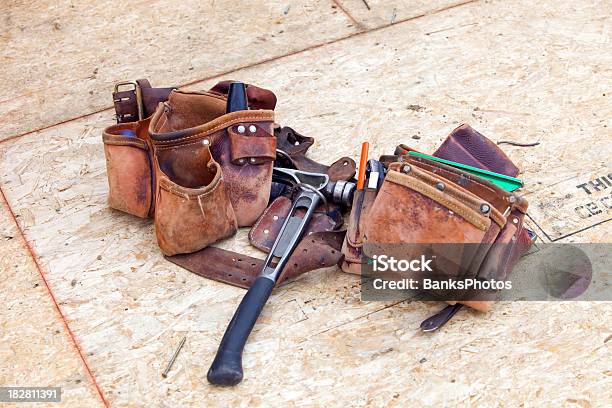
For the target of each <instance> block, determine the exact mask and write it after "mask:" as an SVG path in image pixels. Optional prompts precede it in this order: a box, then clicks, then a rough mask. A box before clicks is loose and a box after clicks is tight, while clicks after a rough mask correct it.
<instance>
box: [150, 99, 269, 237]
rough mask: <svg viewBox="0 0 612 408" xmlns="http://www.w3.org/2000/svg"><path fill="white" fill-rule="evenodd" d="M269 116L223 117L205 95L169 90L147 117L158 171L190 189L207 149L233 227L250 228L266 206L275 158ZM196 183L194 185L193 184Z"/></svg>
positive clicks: (219, 103)
mask: <svg viewBox="0 0 612 408" xmlns="http://www.w3.org/2000/svg"><path fill="white" fill-rule="evenodd" d="M273 123H274V112H273V111H269V110H245V111H238V112H232V113H228V114H226V113H225V99H224V97H222V96H219V95H216V94H214V93H211V92H181V91H173V92H172V93H171V94H170V98H169V100H168V102H165V103H163V104H160V105H159V107H158V109H157V111H156V112H155V114H154V115H153V117H152V119H151V124H150V127H149V134H150V135H151V141H152V145H153V150H154V151H155V156H156V157H157V161H158V163H159V166H160V170H161V171H162V172H163V173H165V174H166V175H168V176H169V177H170V178H171V179H176V178H177V177H180V178H184V179H185V182H186V183H187V184H186V185H193V184H194V182H195V180H190V178H194V179H198V178H200V175H201V173H202V172H203V171H204V169H205V167H206V161H205V160H207V158H206V157H204V156H201V154H202V152H204V151H209V152H210V153H211V154H212V158H213V159H214V160H215V161H216V162H217V163H218V164H219V166H220V167H221V173H222V175H223V179H224V180H225V186H226V189H227V193H228V196H229V200H230V202H231V206H232V208H233V210H234V213H235V215H236V221H237V222H238V226H250V225H252V224H253V223H254V222H255V221H256V220H257V218H258V217H259V216H260V215H261V213H262V212H263V211H264V209H265V208H266V206H267V203H268V198H269V195H270V186H271V182H272V166H273V163H274V158H275V157H276V138H275V137H274V136H273V135H274V132H273ZM196 184H197V183H196Z"/></svg>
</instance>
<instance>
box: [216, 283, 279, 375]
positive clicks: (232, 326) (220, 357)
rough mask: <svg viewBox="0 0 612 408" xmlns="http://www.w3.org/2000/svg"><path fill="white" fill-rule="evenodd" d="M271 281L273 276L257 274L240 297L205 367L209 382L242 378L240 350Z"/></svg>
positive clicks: (251, 328)
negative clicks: (216, 348) (213, 357)
mask: <svg viewBox="0 0 612 408" xmlns="http://www.w3.org/2000/svg"><path fill="white" fill-rule="evenodd" d="M274 284H275V282H274V281H273V280H271V279H268V278H266V277H263V276H260V277H258V278H257V279H255V282H253V285H251V287H250V288H249V290H248V292H247V293H246V295H244V298H242V301H241V302H240V305H239V306H238V309H236V312H235V313H234V317H232V320H231V321H230V323H229V325H228V326H227V329H226V330H225V334H224V335H223V339H222V340H221V344H220V345H219V349H218V350H217V355H216V356H215V359H214V361H213V363H212V364H211V366H210V369H209V370H208V375H207V378H208V382H209V383H211V384H215V385H224V386H229V385H236V384H238V383H239V382H240V381H242V377H243V373H242V350H243V349H244V345H245V343H246V341H247V339H248V337H249V334H250V333H251V330H253V326H254V325H255V322H256V321H257V318H258V317H259V314H260V313H261V310H262V309H263V307H264V305H265V304H266V302H267V301H268V298H269V297H270V294H271V293H272V289H273V288H274Z"/></svg>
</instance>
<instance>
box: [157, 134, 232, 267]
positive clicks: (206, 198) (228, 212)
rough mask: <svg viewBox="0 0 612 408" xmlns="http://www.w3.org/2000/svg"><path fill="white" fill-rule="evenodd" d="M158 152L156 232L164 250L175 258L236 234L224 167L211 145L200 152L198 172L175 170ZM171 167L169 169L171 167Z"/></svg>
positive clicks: (198, 152) (198, 154)
mask: <svg viewBox="0 0 612 408" xmlns="http://www.w3.org/2000/svg"><path fill="white" fill-rule="evenodd" d="M158 153H159V152H157V151H156V157H155V163H156V174H157V191H156V208H155V233H156V235H157V242H158V245H159V247H160V249H161V251H162V252H163V253H164V254H165V255H169V256H170V255H176V254H181V253H190V252H195V251H199V250H201V249H203V248H205V247H207V246H209V245H210V244H212V243H214V242H216V241H218V240H220V239H223V238H226V237H229V236H231V235H233V234H234V233H235V232H236V230H237V223H236V216H235V214H234V210H233V208H232V205H231V202H230V200H229V196H228V192H227V188H226V184H225V181H224V179H223V174H222V172H221V166H220V165H219V163H217V162H216V161H215V160H214V159H213V158H212V155H211V153H210V149H209V148H208V146H202V147H201V148H199V149H198V151H197V154H195V156H196V157H197V158H198V160H199V162H200V165H199V166H198V167H197V171H192V172H189V173H179V174H181V176H182V177H181V176H176V175H175V174H174V173H173V172H172V171H171V169H172V164H171V163H170V164H169V163H166V162H164V161H160V160H162V158H161V156H160V155H158ZM168 165H169V167H168Z"/></svg>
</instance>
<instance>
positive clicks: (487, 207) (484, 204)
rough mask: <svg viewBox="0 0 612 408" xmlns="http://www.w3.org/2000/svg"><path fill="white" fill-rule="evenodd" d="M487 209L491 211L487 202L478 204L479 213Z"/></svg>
mask: <svg viewBox="0 0 612 408" xmlns="http://www.w3.org/2000/svg"><path fill="white" fill-rule="evenodd" d="M489 211H491V207H490V206H489V204H486V203H482V204H480V212H481V213H483V214H487V213H488V212H489Z"/></svg>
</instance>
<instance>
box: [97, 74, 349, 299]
mask: <svg viewBox="0 0 612 408" xmlns="http://www.w3.org/2000/svg"><path fill="white" fill-rule="evenodd" d="M229 84H230V81H224V82H220V83H218V84H217V85H215V86H214V87H213V88H211V89H210V90H208V91H203V92H185V91H180V90H177V89H175V88H153V87H151V85H150V84H149V82H148V81H147V80H138V81H136V82H129V83H122V84H119V85H118V86H116V87H115V92H114V93H113V100H114V103H115V111H116V114H117V125H113V126H110V127H108V128H106V129H105V130H104V132H103V136H102V138H103V142H104V151H105V156H106V164H107V175H108V183H109V196H108V202H109V205H110V207H112V208H114V209H117V210H120V211H123V212H126V213H129V214H133V215H136V216H138V217H143V218H146V217H150V218H153V219H154V223H155V233H156V236H157V242H158V245H159V247H160V249H161V251H162V253H163V254H164V255H166V258H167V259H168V260H170V261H171V262H174V263H176V264H178V265H180V266H182V267H184V268H186V269H188V270H190V271H192V272H194V273H196V274H199V275H201V276H204V277H207V278H211V279H215V280H218V281H222V282H225V283H229V284H232V285H235V286H239V287H244V288H246V287H249V285H250V284H251V282H252V281H253V280H254V278H255V277H256V275H257V274H258V273H259V271H260V269H261V265H262V263H263V261H262V260H260V259H257V258H253V257H250V256H246V255H243V254H239V253H236V252H232V251H227V250H223V249H219V248H215V247H212V246H211V245H212V244H214V243H215V242H217V241H219V240H221V239H224V238H227V237H229V236H231V235H233V234H235V232H236V231H237V228H238V227H246V226H252V228H251V231H250V233H249V239H250V241H251V243H252V244H253V245H254V246H255V247H257V248H259V249H261V250H264V251H269V250H270V246H271V243H272V242H273V241H274V239H275V238H276V235H277V233H278V231H279V230H280V228H281V226H282V224H283V222H284V219H285V217H286V216H287V214H288V212H289V209H290V207H291V200H290V198H288V197H286V196H282V195H281V196H279V197H275V199H274V200H272V201H271V203H270V205H269V206H268V204H269V201H270V196H271V194H270V193H271V185H272V183H271V181H272V168H273V165H274V162H275V160H276V159H277V152H278V153H279V155H282V160H283V161H284V162H286V163H288V164H290V165H291V166H293V167H294V168H297V169H300V170H305V171H316V172H323V173H327V174H328V175H329V176H330V179H331V180H349V179H351V178H352V177H353V175H354V174H355V162H354V161H353V160H352V159H350V158H347V157H344V158H341V159H339V160H338V161H337V162H336V163H334V164H332V165H331V166H325V165H322V164H320V163H316V162H314V161H312V160H310V159H308V158H307V157H306V156H305V153H306V151H307V150H308V148H309V147H310V146H311V145H312V144H313V143H314V139H312V138H308V137H305V136H302V135H300V134H299V133H297V132H295V131H294V130H293V129H291V128H288V127H280V126H278V125H276V124H275V123H274V108H275V105H276V96H275V95H274V94H273V93H272V92H271V91H269V90H266V89H263V88H259V87H256V86H253V85H249V86H247V98H248V105H249V110H244V111H237V112H231V113H226V100H227V92H228V89H229ZM125 88H128V89H125ZM335 210H336V212H334V211H332V212H330V213H327V212H326V211H322V210H321V211H319V212H318V213H317V214H316V215H315V217H314V218H313V220H312V221H311V223H310V224H309V231H308V232H307V234H308V239H305V240H302V242H300V244H299V247H298V249H297V250H296V251H294V255H293V256H292V257H291V259H290V261H289V267H287V268H285V269H286V271H284V276H283V277H281V280H285V279H287V278H289V277H292V276H296V275H298V274H300V273H303V272H306V271H309V270H312V269H317V268H321V267H326V266H333V265H336V264H337V263H338V262H339V260H340V257H341V251H340V250H341V245H342V241H343V239H344V231H339V228H340V226H341V225H342V217H341V216H340V215H339V214H338V213H337V208H335Z"/></svg>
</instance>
